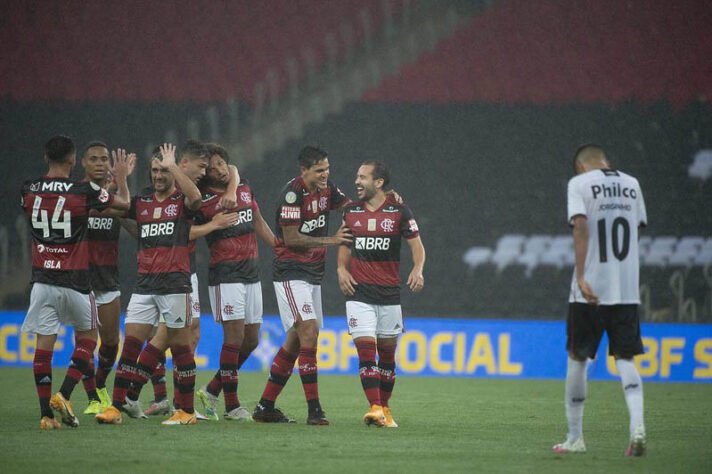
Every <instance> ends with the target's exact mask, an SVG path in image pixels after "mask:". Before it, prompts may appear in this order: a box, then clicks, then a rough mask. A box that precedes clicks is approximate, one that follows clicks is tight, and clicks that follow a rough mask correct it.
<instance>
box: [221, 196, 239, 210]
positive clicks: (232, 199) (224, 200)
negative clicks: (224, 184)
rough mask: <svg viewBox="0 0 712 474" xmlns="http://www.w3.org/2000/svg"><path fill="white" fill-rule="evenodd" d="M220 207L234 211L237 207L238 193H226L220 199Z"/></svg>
mask: <svg viewBox="0 0 712 474" xmlns="http://www.w3.org/2000/svg"><path fill="white" fill-rule="evenodd" d="M220 205H221V206H222V208H223V209H232V208H233V207H235V206H237V193H236V192H234V193H230V192H226V193H225V194H223V195H222V197H221V198H220Z"/></svg>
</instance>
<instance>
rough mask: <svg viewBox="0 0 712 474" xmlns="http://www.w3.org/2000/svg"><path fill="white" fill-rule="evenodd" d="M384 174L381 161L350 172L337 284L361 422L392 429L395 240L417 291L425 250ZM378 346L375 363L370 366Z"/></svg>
mask: <svg viewBox="0 0 712 474" xmlns="http://www.w3.org/2000/svg"><path fill="white" fill-rule="evenodd" d="M389 181H390V172H389V170H388V168H387V167H386V165H385V164H384V163H383V162H381V161H367V162H365V163H364V164H363V165H361V167H360V168H359V170H358V173H357V174H356V191H357V193H358V197H359V201H356V202H352V203H349V204H347V205H346V206H344V225H345V226H346V227H348V228H349V229H350V230H351V232H352V233H353V236H354V244H353V246H352V247H351V249H349V248H348V247H347V246H343V245H342V246H341V247H340V248H339V256H338V275H339V287H340V288H341V291H342V292H343V293H344V294H345V295H346V297H347V298H346V299H347V301H346V318H347V324H348V328H349V334H351V337H353V340H354V345H355V346H356V350H357V352H358V359H359V375H360V377H361V385H362V387H363V391H364V393H365V394H366V398H367V400H368V403H369V405H370V407H371V408H370V410H369V412H368V413H366V415H365V416H364V417H363V420H364V422H366V424H368V425H371V424H375V425H376V426H386V427H389V428H397V427H398V424H397V423H396V422H395V421H394V420H393V415H392V414H391V409H390V407H389V400H390V398H391V393H392V392H393V385H394V384H395V380H396V360H395V355H396V344H397V342H398V335H399V334H400V333H402V332H403V313H402V311H401V306H400V285H401V280H400V275H399V270H400V250H401V238H405V239H406V242H408V247H409V248H410V251H411V254H412V256H413V268H412V270H411V272H410V274H409V275H408V280H407V282H406V284H407V285H408V287H409V288H410V289H411V290H412V291H414V292H417V291H420V290H422V289H423V285H424V283H425V282H424V279H423V266H424V264H425V249H424V248H423V244H422V242H421V240H420V234H419V231H418V224H417V223H416V222H415V218H414V216H413V213H412V212H411V210H410V208H409V207H408V206H406V205H405V204H403V203H398V202H395V201H393V200H391V201H389V200H387V199H386V193H385V191H384V188H385V186H387V185H388V182H389ZM376 350H378V364H376Z"/></svg>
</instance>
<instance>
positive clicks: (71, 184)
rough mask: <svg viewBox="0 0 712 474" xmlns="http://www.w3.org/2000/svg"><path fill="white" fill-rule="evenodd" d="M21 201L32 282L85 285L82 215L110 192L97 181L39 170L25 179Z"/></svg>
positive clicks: (87, 289)
mask: <svg viewBox="0 0 712 474" xmlns="http://www.w3.org/2000/svg"><path fill="white" fill-rule="evenodd" d="M21 195H22V199H21V205H22V208H23V209H24V211H25V214H26V215H27V218H28V219H29V221H30V229H31V233H32V280H31V281H32V282H33V283H35V282H36V283H45V284H48V285H56V286H63V287H66V288H72V289H74V290H77V291H80V292H82V293H89V292H90V291H91V283H90V275H89V242H88V241H87V227H88V226H87V220H88V217H89V212H90V211H91V210H92V209H96V210H102V209H104V208H105V207H106V206H108V205H109V204H111V202H113V200H114V198H113V196H111V195H110V194H109V193H108V192H107V191H106V190H104V189H102V188H101V187H99V186H98V185H96V184H94V183H90V182H86V181H76V180H73V179H70V178H63V177H49V176H44V177H42V178H37V179H34V180H30V181H25V183H24V184H23V186H22V191H21Z"/></svg>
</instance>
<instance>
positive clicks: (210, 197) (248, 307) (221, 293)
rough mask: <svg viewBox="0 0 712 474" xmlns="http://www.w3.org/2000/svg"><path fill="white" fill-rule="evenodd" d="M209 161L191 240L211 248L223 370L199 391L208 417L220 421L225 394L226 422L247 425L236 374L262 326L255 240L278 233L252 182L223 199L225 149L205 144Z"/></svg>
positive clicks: (211, 283) (212, 293)
mask: <svg viewBox="0 0 712 474" xmlns="http://www.w3.org/2000/svg"><path fill="white" fill-rule="evenodd" d="M207 149H208V156H209V163H208V169H207V174H206V178H205V183H204V186H203V189H202V196H203V199H202V204H201V206H200V210H199V211H198V213H197V215H196V218H195V224H196V225H194V226H193V227H192V229H191V238H192V239H197V238H199V237H203V236H204V237H205V239H206V241H207V243H208V246H209V248H210V267H209V271H208V280H209V281H208V285H209V294H210V305H211V307H212V309H213V315H214V318H215V322H216V323H218V324H220V325H221V327H222V329H223V344H222V347H221V350H220V368H219V369H218V371H217V372H216V373H215V375H214V376H213V378H212V379H211V380H210V383H208V384H207V385H206V386H204V387H202V388H201V389H199V390H198V392H197V394H198V398H199V400H200V401H201V402H202V404H203V407H204V409H205V414H206V416H207V417H208V418H210V419H213V420H217V419H218V418H219V417H218V414H217V404H218V395H219V394H220V392H221V391H222V392H223V393H224V396H225V414H224V417H225V419H227V420H237V421H245V420H249V419H250V413H249V412H248V411H247V410H246V409H245V408H244V407H242V406H241V405H240V401H239V398H238V394H237V386H238V371H239V369H240V367H241V366H242V364H243V363H244V362H245V361H246V360H247V358H248V357H249V356H250V353H252V351H253V350H254V349H255V348H256V347H257V345H258V343H259V329H260V325H261V324H262V285H261V284H260V279H259V272H258V264H257V258H258V250H257V239H256V236H259V237H260V238H261V239H262V240H263V241H264V242H265V243H266V244H267V245H269V246H271V247H274V242H275V239H274V234H273V233H272V230H271V229H270V228H269V226H268V225H267V223H266V222H265V220H264V218H263V217H262V214H261V212H260V208H259V206H258V205H257V201H256V200H255V196H254V194H253V192H252V189H251V188H250V186H249V184H248V183H247V182H246V181H245V180H242V181H241V182H240V183H239V186H238V187H237V194H236V202H235V205H234V206H231V207H230V208H226V207H225V202H224V200H223V198H224V196H225V194H226V192H227V191H228V186H229V183H230V176H231V170H232V167H231V166H230V156H229V154H228V152H227V150H226V149H225V148H224V147H222V146H220V145H217V144H212V143H209V144H207Z"/></svg>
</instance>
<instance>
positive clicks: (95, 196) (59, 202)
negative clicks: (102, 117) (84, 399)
mask: <svg viewBox="0 0 712 474" xmlns="http://www.w3.org/2000/svg"><path fill="white" fill-rule="evenodd" d="M75 150H76V149H75V146H74V143H73V142H72V140H71V139H70V138H68V137H65V136H56V137H53V138H51V139H50V140H49V141H48V142H47V143H46V144H45V156H44V159H45V161H46V162H47V164H48V165H49V171H48V172H47V174H46V175H45V176H43V177H41V178H36V179H33V180H30V181H27V182H25V184H24V185H23V186H22V202H21V203H22V207H23V209H24V212H25V214H26V215H27V218H28V220H29V221H30V225H31V229H32V292H31V294H30V307H29V309H28V310H27V316H26V317H25V321H24V322H23V323H22V331H24V332H30V333H34V334H35V335H36V344H35V357H34V361H33V364H32V367H33V371H34V374H35V384H36V385H37V394H38V395H39V399H40V411H41V421H40V428H41V429H57V428H59V427H60V425H59V423H58V422H57V420H56V419H55V418H54V415H53V413H52V409H54V410H56V411H57V412H58V413H59V414H60V416H61V418H62V422H63V423H65V424H66V425H68V426H72V427H76V426H78V425H79V421H78V420H77V417H76V416H75V415H74V411H73V410H72V405H71V403H70V401H69V397H70V395H71V393H72V390H73V389H74V387H75V385H76V384H77V382H78V381H79V380H80V378H81V377H82V376H87V377H90V378H92V379H93V377H94V366H93V364H92V362H91V361H92V355H93V352H94V349H95V348H96V322H97V321H96V305H95V303H94V295H93V293H92V292H91V281H90V273H89V243H88V241H87V230H88V226H87V221H88V217H89V212H90V211H92V210H103V209H105V208H107V207H111V208H115V209H117V210H125V209H128V208H129V200H128V194H129V190H128V186H127V184H126V174H127V169H128V168H127V165H126V153H125V152H124V151H123V150H119V152H118V153H117V152H114V153H113V157H114V169H113V172H114V176H116V179H117V184H118V190H119V192H118V194H117V196H115V197H114V196H111V195H110V194H109V193H108V192H107V191H106V190H105V189H102V188H101V187H100V186H98V185H96V184H95V183H92V182H86V181H84V182H82V181H75V180H73V179H70V178H69V175H70V173H71V171H72V168H73V167H74V164H75V162H76V155H75ZM60 324H67V325H71V326H74V338H75V348H74V353H73V354H72V359H71V362H70V364H69V368H68V370H67V376H66V377H65V379H64V382H63V383H62V387H61V388H60V390H59V392H57V393H55V394H54V396H52V397H51V399H50V394H51V390H52V355H53V353H54V343H55V342H56V340H57V334H58V333H59V330H60Z"/></svg>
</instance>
